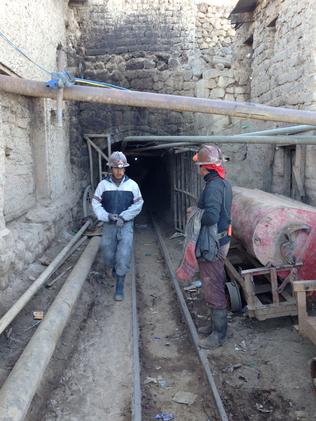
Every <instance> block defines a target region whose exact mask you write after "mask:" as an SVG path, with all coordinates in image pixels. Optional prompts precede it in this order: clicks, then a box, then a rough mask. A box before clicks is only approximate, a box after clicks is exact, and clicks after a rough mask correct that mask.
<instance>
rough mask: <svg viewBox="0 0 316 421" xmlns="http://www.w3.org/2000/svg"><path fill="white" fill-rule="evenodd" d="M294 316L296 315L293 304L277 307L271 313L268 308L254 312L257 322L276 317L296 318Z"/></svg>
mask: <svg viewBox="0 0 316 421" xmlns="http://www.w3.org/2000/svg"><path fill="white" fill-rule="evenodd" d="M271 305H273V304H271ZM268 307H269V306H268ZM296 315H297V306H296V303H293V304H288V303H286V306H285V307H282V306H280V305H279V308H278V309H273V311H271V309H270V308H265V309H258V310H256V318H257V319H258V320H266V319H273V318H276V317H285V316H296Z"/></svg>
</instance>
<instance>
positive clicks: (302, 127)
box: [124, 125, 316, 142]
mask: <svg viewBox="0 0 316 421" xmlns="http://www.w3.org/2000/svg"><path fill="white" fill-rule="evenodd" d="M309 130H316V126H309V125H300V126H290V127H282V128H277V129H268V130H262V131H260V132H249V133H241V134H239V135H226V136H232V137H236V136H269V135H277V134H284V135H286V134H288V135H289V134H296V133H302V132H306V131H309ZM164 137H167V138H168V141H171V140H172V141H174V142H178V141H180V140H181V138H183V137H186V138H190V139H192V138H194V139H200V138H202V137H205V136H152V135H148V136H127V137H125V138H124V142H140V141H141V142H152V141H153V140H152V139H153V138H155V141H160V140H163V138H164ZM210 137H211V136H210Z"/></svg>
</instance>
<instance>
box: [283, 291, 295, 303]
mask: <svg viewBox="0 0 316 421" xmlns="http://www.w3.org/2000/svg"><path fill="white" fill-rule="evenodd" d="M280 295H281V296H282V297H283V298H284V299H285V300H286V301H287V302H295V303H296V300H295V297H293V296H292V295H291V294H289V293H288V292H287V291H282V292H280Z"/></svg>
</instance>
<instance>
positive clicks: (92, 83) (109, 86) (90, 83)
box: [75, 78, 128, 91]
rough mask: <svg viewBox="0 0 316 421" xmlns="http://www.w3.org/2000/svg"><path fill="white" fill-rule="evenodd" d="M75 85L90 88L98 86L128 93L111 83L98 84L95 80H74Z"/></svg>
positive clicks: (125, 89)
mask: <svg viewBox="0 0 316 421" xmlns="http://www.w3.org/2000/svg"><path fill="white" fill-rule="evenodd" d="M75 83H79V84H83V85H90V86H100V87H102V88H114V89H120V90H121V91H128V89H127V88H124V87H122V86H117V85H113V84H112V83H107V82H99V81H97V80H90V79H80V78H75Z"/></svg>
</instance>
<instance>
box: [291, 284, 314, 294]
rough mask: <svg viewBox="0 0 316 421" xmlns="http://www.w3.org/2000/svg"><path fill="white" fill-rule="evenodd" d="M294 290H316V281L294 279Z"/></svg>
mask: <svg viewBox="0 0 316 421" xmlns="http://www.w3.org/2000/svg"><path fill="white" fill-rule="evenodd" d="M292 285H293V291H294V292H307V291H316V281H294V282H293V284H292Z"/></svg>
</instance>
